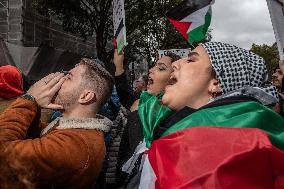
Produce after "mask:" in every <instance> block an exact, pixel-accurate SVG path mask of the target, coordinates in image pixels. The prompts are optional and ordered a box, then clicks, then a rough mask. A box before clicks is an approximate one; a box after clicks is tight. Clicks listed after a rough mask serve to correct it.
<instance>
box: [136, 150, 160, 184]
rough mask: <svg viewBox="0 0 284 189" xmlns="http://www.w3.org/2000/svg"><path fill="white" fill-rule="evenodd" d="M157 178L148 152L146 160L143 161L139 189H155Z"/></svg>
mask: <svg viewBox="0 0 284 189" xmlns="http://www.w3.org/2000/svg"><path fill="white" fill-rule="evenodd" d="M156 180H157V177H156V175H155V172H154V170H153V169H152V166H151V164H150V161H149V159H148V154H147V155H146V157H145V161H144V163H143V168H142V173H141V179H140V184H139V188H138V189H146V188H147V189H155V182H156Z"/></svg>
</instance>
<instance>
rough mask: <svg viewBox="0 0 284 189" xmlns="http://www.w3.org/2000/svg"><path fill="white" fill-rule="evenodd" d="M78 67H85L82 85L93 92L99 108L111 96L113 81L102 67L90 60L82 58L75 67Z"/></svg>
mask: <svg viewBox="0 0 284 189" xmlns="http://www.w3.org/2000/svg"><path fill="white" fill-rule="evenodd" d="M80 65H84V66H86V69H85V72H84V73H83V75H82V78H83V81H84V83H83V84H82V85H84V87H89V88H90V89H92V90H94V92H95V93H96V98H97V102H98V105H99V107H101V106H102V105H103V104H105V103H106V101H107V100H108V99H109V98H110V96H111V92H112V88H113V85H114V79H113V77H112V76H111V74H110V73H109V72H108V71H107V70H106V69H105V68H103V66H101V65H99V64H97V63H96V62H95V61H93V60H91V59H88V58H82V59H81V61H80V63H79V64H77V65H76V66H80Z"/></svg>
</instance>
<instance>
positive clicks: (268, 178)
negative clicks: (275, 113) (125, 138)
mask: <svg viewBox="0 0 284 189" xmlns="http://www.w3.org/2000/svg"><path fill="white" fill-rule="evenodd" d="M283 178H284V153H283V152H282V151H281V150H279V149H277V148H276V147H274V146H273V145H272V144H271V143H270V140H269V137H268V135H267V134H266V133H265V132H263V131H261V130H259V129H255V128H254V129H249V128H246V129H244V128H225V127H201V126H199V127H193V128H189V129H184V130H182V131H179V132H175V133H172V134H170V135H168V136H166V137H163V138H161V139H159V140H157V141H154V142H153V144H152V146H151V148H150V150H149V151H148V153H147V156H146V158H145V161H144V165H143V170H142V176H141V180H140V185H139V188H141V189H144V188H147V189H154V188H155V189H201V188H202V189H240V188H241V189H252V188H255V189H282V188H284V180H283Z"/></svg>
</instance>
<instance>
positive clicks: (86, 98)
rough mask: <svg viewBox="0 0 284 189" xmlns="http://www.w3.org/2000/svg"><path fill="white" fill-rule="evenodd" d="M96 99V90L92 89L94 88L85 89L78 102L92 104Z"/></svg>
mask: <svg viewBox="0 0 284 189" xmlns="http://www.w3.org/2000/svg"><path fill="white" fill-rule="evenodd" d="M96 101H97V98H96V93H95V92H94V91H92V90H87V89H85V90H84V91H83V92H82V93H81V95H80V97H79V99H78V102H79V103H80V104H92V103H94V102H96Z"/></svg>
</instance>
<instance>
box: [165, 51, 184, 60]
mask: <svg viewBox="0 0 284 189" xmlns="http://www.w3.org/2000/svg"><path fill="white" fill-rule="evenodd" d="M165 56H168V57H170V58H171V60H172V62H175V61H177V60H179V59H181V57H180V56H179V55H177V54H175V53H173V52H171V51H167V52H166V53H165Z"/></svg>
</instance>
